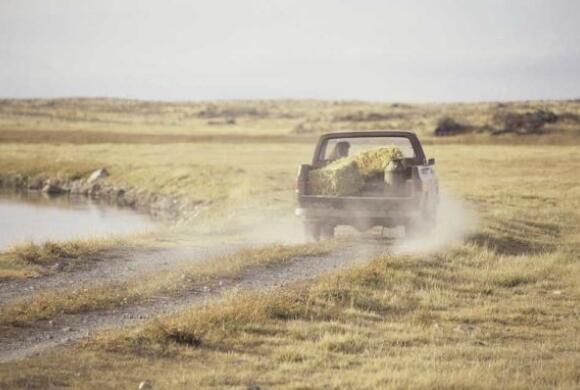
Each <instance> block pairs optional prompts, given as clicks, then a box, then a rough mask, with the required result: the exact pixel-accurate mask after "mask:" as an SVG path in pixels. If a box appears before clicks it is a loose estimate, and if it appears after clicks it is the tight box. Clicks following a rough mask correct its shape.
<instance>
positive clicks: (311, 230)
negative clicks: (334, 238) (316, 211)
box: [304, 221, 321, 241]
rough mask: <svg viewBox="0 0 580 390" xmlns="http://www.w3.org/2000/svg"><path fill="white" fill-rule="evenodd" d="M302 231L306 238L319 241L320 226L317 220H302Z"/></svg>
mask: <svg viewBox="0 0 580 390" xmlns="http://www.w3.org/2000/svg"><path fill="white" fill-rule="evenodd" d="M304 233H305V235H306V239H307V240H312V241H320V234H321V226H320V222H317V221H306V222H304Z"/></svg>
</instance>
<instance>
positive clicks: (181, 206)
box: [0, 169, 211, 221]
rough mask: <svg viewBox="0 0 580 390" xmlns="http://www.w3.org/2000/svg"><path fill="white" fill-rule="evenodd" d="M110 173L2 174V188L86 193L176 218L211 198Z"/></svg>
mask: <svg viewBox="0 0 580 390" xmlns="http://www.w3.org/2000/svg"><path fill="white" fill-rule="evenodd" d="M107 176H108V173H107V172H106V170H104V169H100V170H97V171H95V172H93V173H91V174H89V175H86V177H82V178H77V179H74V180H60V179H55V178H49V177H46V176H28V175H21V174H0V189H9V190H15V191H23V192H26V191H38V192H42V193H44V194H46V195H47V196H51V197H52V196H61V195H67V194H71V195H83V196H87V197H90V198H92V199H97V200H100V201H104V202H106V203H109V204H112V205H116V206H121V207H128V208H132V209H135V210H138V211H140V212H143V213H147V214H149V215H151V216H152V217H154V218H156V219H161V220H168V221H176V220H182V219H189V218H192V217H194V216H196V215H197V214H198V212H199V211H200V209H201V208H202V207H204V206H208V205H209V204H210V203H211V202H205V201H199V200H187V199H183V198H177V197H170V196H167V195H163V194H159V193H156V192H151V191H144V190H139V189H137V188H134V187H130V186H123V185H114V184H112V183H110V182H108V181H107V179H106V177H107Z"/></svg>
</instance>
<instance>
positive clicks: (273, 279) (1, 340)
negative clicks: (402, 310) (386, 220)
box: [0, 240, 389, 362]
mask: <svg viewBox="0 0 580 390" xmlns="http://www.w3.org/2000/svg"><path fill="white" fill-rule="evenodd" d="M388 244H389V242H388V241H376V240H372V241H366V242H364V241H363V242H361V241H358V242H352V243H349V244H347V245H346V246H345V247H343V248H341V249H339V250H338V251H336V252H334V253H331V254H329V255H326V256H320V257H305V258H295V259H293V260H292V261H290V262H286V263H284V264H283V265H277V266H271V267H259V268H253V269H250V270H248V271H246V272H245V273H243V274H242V275H241V276H240V277H237V278H235V279H230V280H225V279H224V280H223V281H220V282H219V283H215V284H214V285H211V286H204V287H203V288H201V289H191V290H188V291H184V292H182V293H181V294H180V295H179V296H178V297H175V296H172V297H164V296H156V297H153V298H150V299H148V300H147V301H146V302H144V303H141V304H139V305H128V306H123V307H121V308H118V309H114V310H106V311H91V312H86V313H81V314H74V315H64V314H61V315H58V316H57V317H55V318H53V319H52V320H50V321H37V322H35V323H32V324H29V325H26V326H23V327H9V328H5V329H1V328H0V362H8V361H13V360H20V359H24V358H26V357H29V356H32V355H35V354H39V353H43V352H46V351H48V350H51V349H53V348H56V347H59V346H62V345H68V344H72V343H74V342H75V341H77V340H79V339H82V338H84V337H88V336H89V335H90V334H91V333H93V332H97V331H101V330H104V329H110V328H117V327H122V326H128V325H133V324H136V323H138V322H141V321H145V320H147V319H150V318H152V317H155V316H159V315H166V314H170V313H173V312H176V311H178V310H180V309H184V308H186V307H191V306H195V305H199V304H203V303H204V302H207V301H209V300H214V299H217V298H219V297H220V296H222V295H223V294H224V293H226V292H229V291H235V290H242V291H243V290H245V291H248V290H267V289H272V288H276V287H280V286H283V285H285V284H288V283H293V282H297V281H302V280H307V279H311V278H315V277H317V276H320V275H323V274H326V273H329V272H332V271H334V270H338V269H342V268H345V267H349V266H353V265H355V264H358V263H364V262H366V261H368V260H369V259H370V258H372V257H373V256H376V255H378V254H379V253H383V252H385V251H386V250H388ZM238 249H240V247H239V246H236V245H220V246H216V247H209V246H208V247H177V248H172V249H158V250H153V251H150V250H148V251H134V250H128V249H123V250H116V251H112V252H109V253H107V254H106V257H107V260H106V261H104V260H102V259H100V260H98V259H95V261H94V262H91V263H89V264H90V266H87V267H86V269H80V270H76V271H75V272H71V273H60V274H57V275H54V276H51V277H46V278H40V279H29V280H26V281H18V282H10V283H5V284H4V285H2V286H1V287H0V300H1V302H3V304H6V303H8V302H10V301H13V300H15V299H17V298H18V299H22V298H23V297H24V298H31V297H32V296H33V294H34V293H35V292H36V291H39V290H47V289H48V290H51V291H55V290H59V289H66V288H68V287H71V286H83V287H89V286H90V285H92V284H95V283H99V282H101V283H102V282H103V281H107V282H112V281H117V282H118V281H122V280H128V279H131V278H135V277H143V278H146V277H147V274H149V273H153V272H158V271H160V270H169V269H171V268H173V267H175V266H177V265H180V264H184V263H185V262H195V261H202V260H206V259H207V258H208V257H215V256H219V255H224V254H228V253H233V252H235V251H236V250H238Z"/></svg>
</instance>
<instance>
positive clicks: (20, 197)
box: [0, 191, 155, 252]
mask: <svg viewBox="0 0 580 390" xmlns="http://www.w3.org/2000/svg"><path fill="white" fill-rule="evenodd" d="M154 227H155V223H154V222H153V221H152V220H151V218H149V217H148V216H147V215H143V214H139V213H137V212H136V211H133V210H130V209H127V208H120V207H115V206H112V205H109V204H104V203H103V202H98V201H96V200H92V199H89V198H87V197H84V196H58V197H48V196H46V195H45V194H41V193H38V192H27V193H23V192H9V191H0V252H1V251H5V250H6V249H8V248H9V247H11V246H12V245H15V244H22V243H26V242H30V241H33V242H35V243H42V242H44V241H47V240H71V239H77V238H95V237H96V238H98V237H108V236H112V235H123V234H129V233H135V232H139V231H143V230H148V229H151V228H154Z"/></svg>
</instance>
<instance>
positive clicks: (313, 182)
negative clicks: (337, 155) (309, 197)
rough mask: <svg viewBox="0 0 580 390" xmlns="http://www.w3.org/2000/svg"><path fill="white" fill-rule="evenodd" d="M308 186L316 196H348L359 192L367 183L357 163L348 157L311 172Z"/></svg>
mask: <svg viewBox="0 0 580 390" xmlns="http://www.w3.org/2000/svg"><path fill="white" fill-rule="evenodd" d="M308 184H309V188H310V193H311V194H314V195H334V196H348V195H354V194H356V193H357V192H359V191H360V190H361V188H362V187H363V186H364V184H365V181H364V179H363V177H362V175H361V174H360V172H359V170H358V167H357V165H356V163H355V162H354V161H352V159H350V158H348V157H347V158H341V159H339V160H336V161H334V162H332V163H330V164H328V165H327V166H325V167H324V168H321V169H316V170H313V171H310V173H309V176H308Z"/></svg>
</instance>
